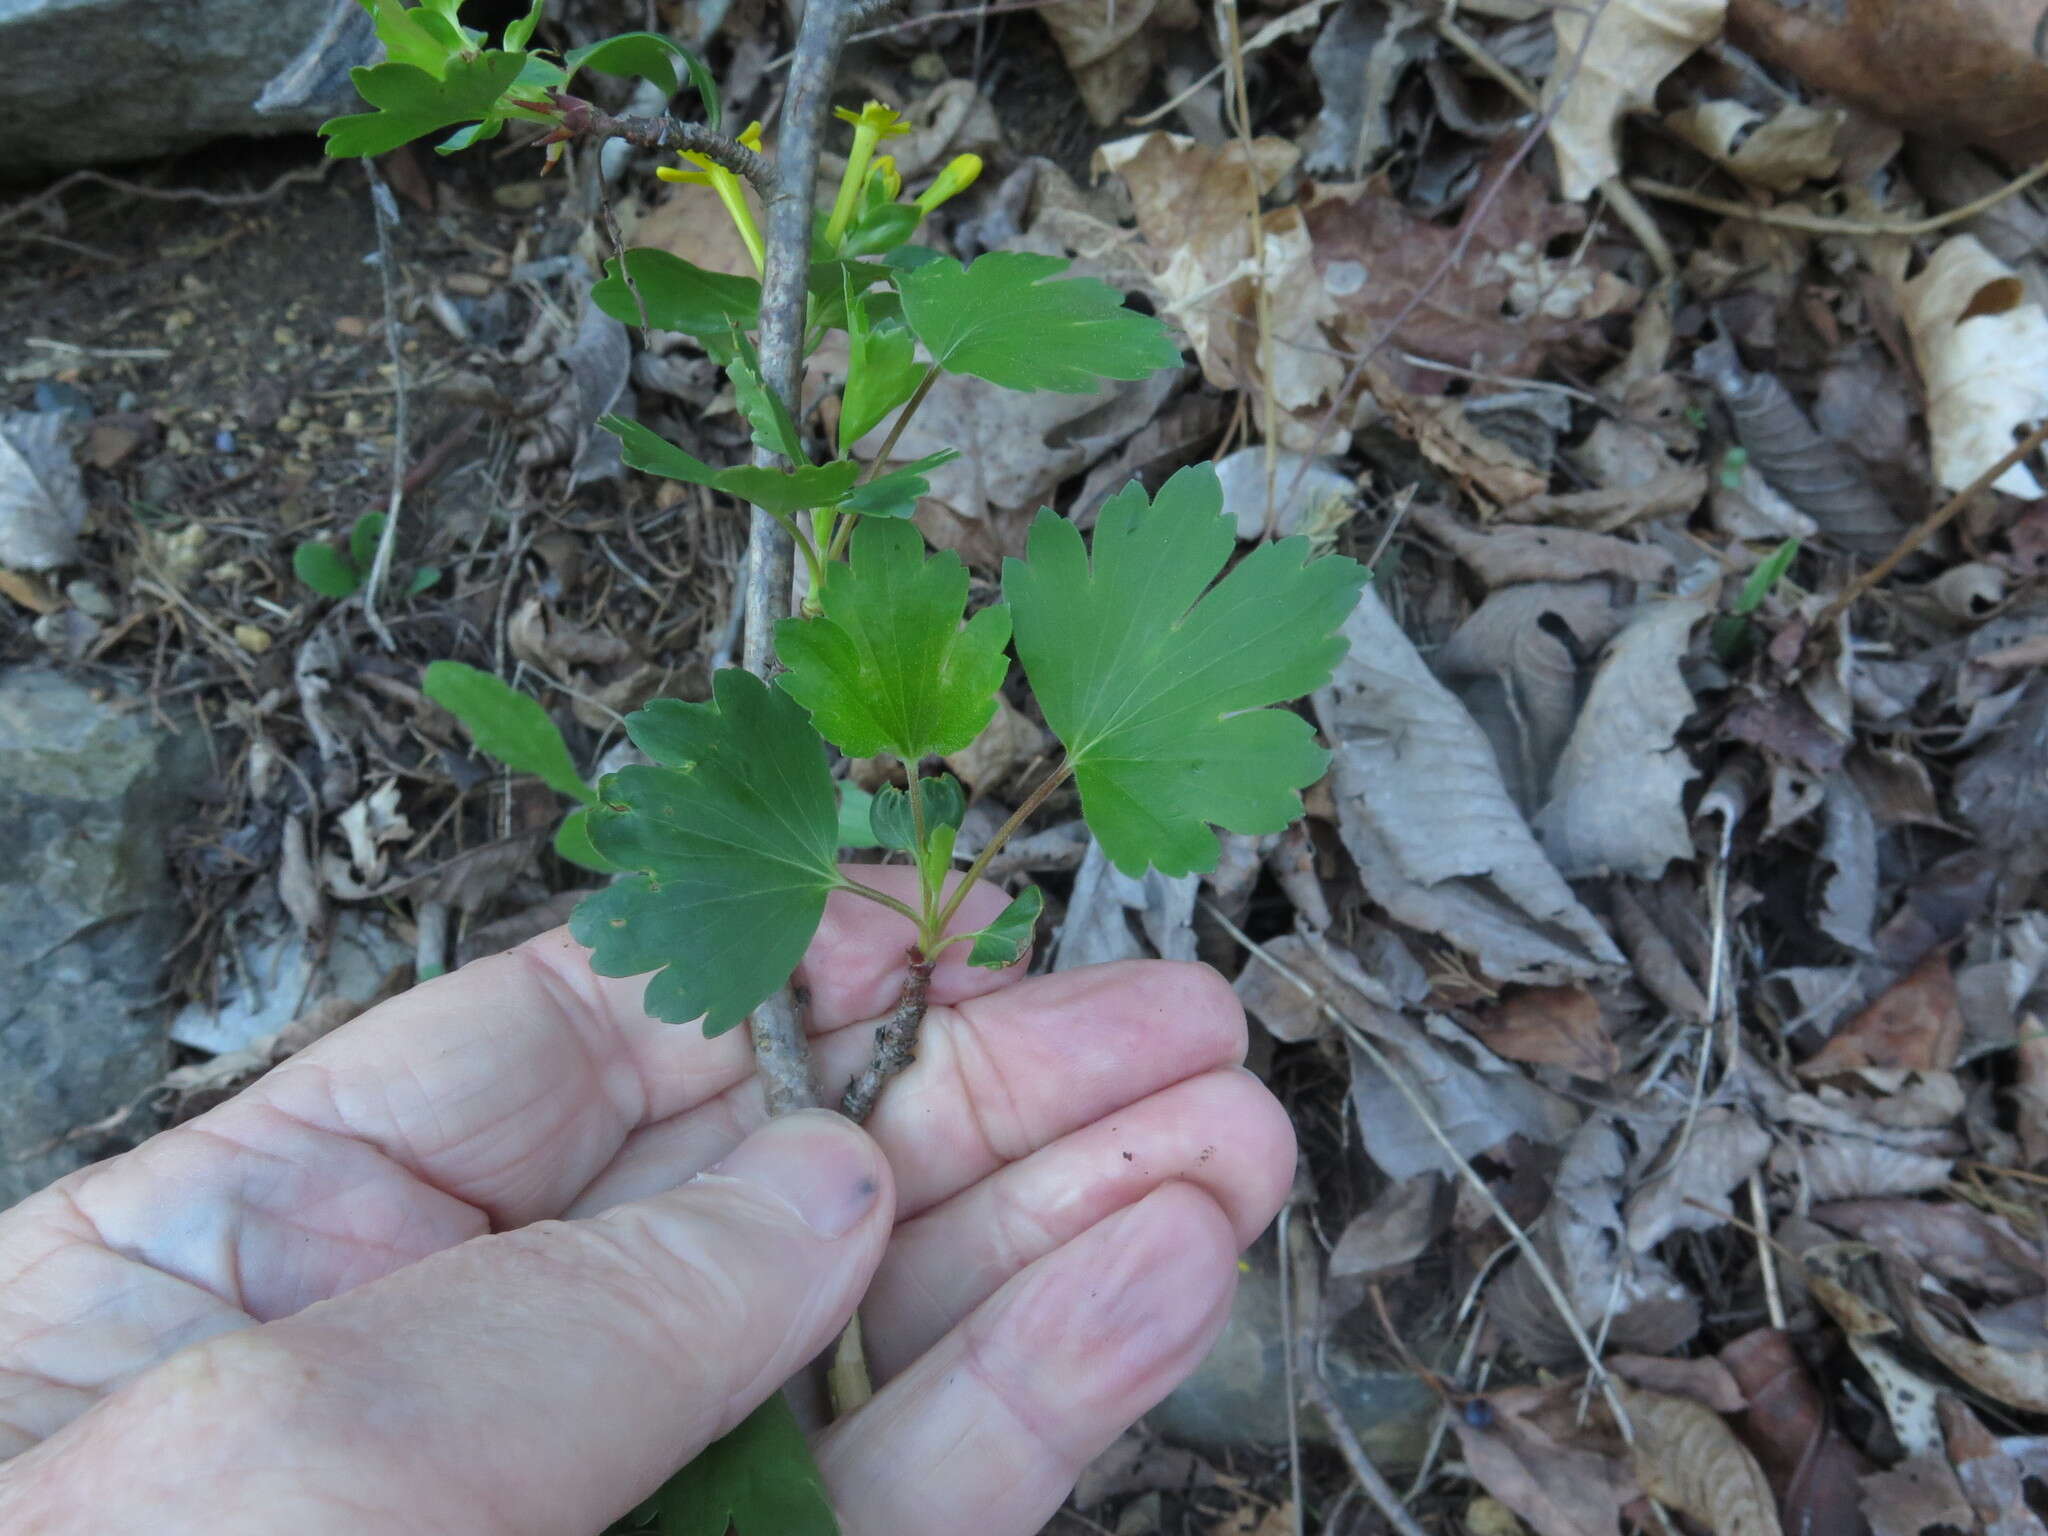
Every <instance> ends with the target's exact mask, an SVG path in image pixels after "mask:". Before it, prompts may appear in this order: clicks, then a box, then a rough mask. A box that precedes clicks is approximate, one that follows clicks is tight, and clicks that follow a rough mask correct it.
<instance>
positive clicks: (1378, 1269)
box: [1329, 1173, 1451, 1280]
mask: <svg viewBox="0 0 2048 1536" xmlns="http://www.w3.org/2000/svg"><path fill="white" fill-rule="evenodd" d="M1449 1193H1450V1186H1449V1185H1448V1184H1447V1183H1446V1182H1445V1181H1444V1178H1443V1176H1442V1175H1441V1174H1436V1173H1418V1174H1417V1175H1415V1177H1414V1178H1412V1179H1402V1180H1401V1181H1399V1182H1398V1183H1395V1184H1390V1185H1388V1186H1387V1187H1386V1188H1385V1189H1384V1190H1382V1191H1380V1194H1379V1198H1378V1199H1376V1200H1374V1201H1373V1203H1372V1204H1371V1205H1369V1206H1367V1207H1366V1208H1365V1209H1364V1210H1362V1211H1360V1212H1359V1213H1358V1214H1357V1215H1356V1216H1354V1217H1352V1218H1351V1220H1350V1221H1348V1222H1347V1223H1345V1226H1344V1231H1343V1235H1342V1236H1340V1237H1339V1238H1338V1239H1337V1246H1336V1247H1335V1248H1333V1249H1331V1250H1330V1270H1329V1272H1330V1278H1331V1279H1332V1280H1372V1279H1377V1278H1379V1277H1381V1276H1385V1275H1390V1274H1392V1273H1394V1272H1395V1271H1396V1270H1399V1269H1401V1268H1403V1267H1405V1266H1406V1265H1408V1264H1411V1263H1413V1262H1414V1261H1415V1260H1416V1259H1417V1258H1418V1257H1420V1256H1421V1254H1422V1252H1423V1251H1424V1250H1425V1249H1426V1248H1428V1247H1429V1245H1430V1244H1431V1243H1433V1242H1435V1241H1436V1239H1437V1237H1438V1236H1439V1235H1440V1234H1441V1233H1442V1232H1443V1230H1444V1227H1445V1226H1446V1224H1447V1223H1448V1222H1449V1221H1450V1216H1451V1202H1450V1201H1449V1200H1448V1199H1447V1198H1445V1197H1446V1196H1447V1195H1448V1194H1449Z"/></svg>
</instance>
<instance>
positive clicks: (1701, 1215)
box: [1626, 1104, 1771, 1253]
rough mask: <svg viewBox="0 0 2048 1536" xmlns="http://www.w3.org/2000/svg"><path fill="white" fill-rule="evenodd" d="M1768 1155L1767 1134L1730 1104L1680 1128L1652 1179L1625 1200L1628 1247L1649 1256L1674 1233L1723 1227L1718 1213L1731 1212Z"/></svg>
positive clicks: (1754, 1118) (1701, 1114) (1663, 1154)
mask: <svg viewBox="0 0 2048 1536" xmlns="http://www.w3.org/2000/svg"><path fill="white" fill-rule="evenodd" d="M1770 1152H1771V1135H1770V1132H1768V1131H1766V1130H1765V1129H1764V1128H1763V1126H1761V1125H1759V1124H1758V1123H1757V1120H1756V1117H1755V1116H1754V1115H1751V1114H1750V1113H1749V1112H1748V1111H1747V1110H1743V1109H1737V1108H1735V1107H1734V1106H1732V1105H1725V1104H1723V1105H1716V1106H1714V1107H1713V1108H1711V1109H1707V1110H1703V1111H1702V1112H1701V1113H1700V1114H1699V1115H1698V1116H1697V1117H1696V1118H1695V1119H1693V1121H1692V1122H1691V1124H1690V1126H1687V1125H1684V1124H1681V1125H1679V1126H1678V1128H1677V1129H1675V1130H1674V1131H1672V1133H1671V1135H1670V1137H1669V1139H1668V1140H1667V1141H1666V1143H1665V1145H1664V1148H1663V1151H1662V1153H1661V1154H1660V1156H1659V1160H1658V1163H1657V1164H1656V1166H1655V1169H1654V1170H1653V1172H1652V1173H1651V1175H1650V1177H1649V1178H1648V1179H1646V1180H1645V1181H1644V1182H1643V1183H1642V1185H1641V1186H1640V1187H1638V1188H1637V1189H1636V1191H1635V1192H1634V1193H1633V1194H1631V1195H1630V1196H1629V1198H1628V1205H1627V1208H1626V1215H1627V1217H1628V1241H1629V1246H1630V1247H1631V1248H1633V1249H1635V1250H1636V1252H1638V1253H1647V1252H1649V1251H1650V1249H1652V1248H1654V1247H1656V1246H1657V1244H1659V1243H1661V1242H1663V1241H1664V1239H1665V1238H1667V1237H1669V1236H1670V1235H1671V1234H1672V1233H1673V1232H1687V1231H1698V1230H1702V1229H1706V1228H1712V1227H1718V1226H1720V1225H1722V1222H1723V1218H1722V1217H1721V1216H1720V1215H1718V1214H1716V1213H1717V1212H1721V1211H1725V1210H1727V1209H1728V1208H1729V1206H1730V1205H1731V1204H1732V1203H1733V1196H1734V1192H1735V1190H1736V1189H1737V1188H1738V1187H1739V1186H1740V1185H1741V1184H1742V1183H1743V1181H1744V1180H1746V1179H1747V1178H1748V1177H1749V1176H1750V1174H1752V1173H1754V1172H1755V1171H1756V1170H1757V1169H1758V1168H1760V1167H1762V1166H1763V1161H1764V1159H1765V1158H1766V1157H1768V1156H1770ZM1702 1207H1705V1209H1702Z"/></svg>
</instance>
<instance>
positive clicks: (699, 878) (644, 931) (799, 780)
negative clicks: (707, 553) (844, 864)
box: [570, 667, 842, 1035]
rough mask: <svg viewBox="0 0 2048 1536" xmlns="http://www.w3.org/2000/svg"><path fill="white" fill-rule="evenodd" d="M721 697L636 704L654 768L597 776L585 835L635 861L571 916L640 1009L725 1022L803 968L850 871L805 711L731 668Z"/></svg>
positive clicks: (721, 681) (719, 682)
mask: <svg viewBox="0 0 2048 1536" xmlns="http://www.w3.org/2000/svg"><path fill="white" fill-rule="evenodd" d="M712 693H713V698H714V701H715V702H713V703H710V704H684V703H681V702H679V701H678V700H675V699H658V700H656V701H655V702H654V703H652V704H650V705H648V706H647V707H646V708H645V709H642V710H640V711H638V712H637V713H635V714H633V715H632V716H630V717H629V718H628V719H627V721H626V729H627V731H628V733H629V734H630V735H631V736H632V738H633V741H634V744H635V745H637V746H638V747H639V748H640V750H641V751H643V752H645V753H646V754H647V755H648V756H649V757H651V758H653V759H654V760H655V762H656V763H657V764H659V765H660V766H658V767H634V768H624V769H621V770H620V771H619V772H617V773H614V774H610V775H607V776H606V778H605V780H604V782H603V783H602V784H600V785H599V786H598V799H599V804H598V806H597V808H596V809H594V810H593V811H592V812H591V814H590V840H591V842H592V844H593V845H595V847H596V848H597V851H598V852H599V853H600V854H602V855H603V856H604V857H605V858H607V859H609V860H610V861H611V862H612V863H613V864H614V865H616V866H618V867H619V868H620V869H625V870H633V871H637V872H638V873H637V874H636V875H633V876H629V877H627V878H625V879H622V880H620V881H619V882H618V883H616V884H614V885H612V886H610V887H608V888H607V889H605V890H603V891H600V892H598V893H597V894H596V895H594V896H592V897H590V898H588V899H587V900H585V901H584V903H583V904H582V905H581V906H580V907H578V908H577V909H576V914H575V916H574V917H573V918H572V919H571V920H570V931H571V932H572V933H574V934H575V935H576V938H577V940H578V941H579V942H580V943H583V944H587V945H589V946H590V948H591V949H592V950H593V951H594V953H593V954H592V956H591V969H593V970H594V971H596V972H597V974H598V975H600V976H638V975H640V974H642V973H644V972H648V971H653V972H655V973H656V974H655V975H653V976H652V977H650V978H649V980H648V983H647V1000H646V1007H647V1011H648V1012H649V1013H650V1014H652V1015H653V1016H654V1017H655V1018H657V1019H666V1020H667V1021H668V1022H669V1023H671V1024H681V1023H685V1022H687V1021H688V1020H690V1019H694V1018H696V1017H698V1016H699V1015H700V1014H701V1015H702V1016H703V1019H704V1033H705V1034H706V1035H717V1034H723V1033H724V1032H725V1031H726V1030H728V1029H731V1028H732V1027H733V1026H734V1025H736V1024H738V1023H740V1022H741V1021H742V1020H744V1019H745V1018H746V1016H747V1014H748V1013H749V1012H750V1011H751V1010H752V1009H753V1008H754V1006H755V1005H756V1004H757V1003H759V1002H760V1001H761V1000H762V999H763V998H764V997H766V996H768V994H769V993H771V992H773V991H774V990H775V989H776V988H777V987H779V986H781V985H782V984H783V982H785V981H787V980H788V979H789V975H790V973H791V972H792V971H794V970H795V969H796V965H797V962H798V961H799V960H801V959H802V958H803V954H804V950H805V949H806V948H807V947H808V946H809V945H810V942H811V935H812V934H814V933H816V932H817V929H818V921H819V919H820V918H822V917H823V916H824V913H825V897H826V895H827V893H829V892H830V891H832V890H834V889H835V888H836V887H838V886H839V885H840V884H841V883H842V881H841V878H840V874H839V868H838V864H837V863H836V859H837V855H838V851H839V810H838V806H837V804H836V802H835V800H834V797H833V793H832V778H831V775H830V774H829V773H827V772H826V769H825V751H824V743H823V742H821V741H820V740H819V739H818V733H817V731H815V730H814V729H813V728H812V726H811V723H810V721H808V720H807V719H805V718H804V712H803V710H802V709H801V708H800V707H799V706H798V705H797V704H796V703H795V702H794V701H793V700H791V699H789V698H787V697H786V696H785V695H783V694H781V693H779V692H777V691H775V690H774V689H771V688H769V687H768V685H767V684H766V683H763V682H762V681H761V680H760V679H759V678H756V677H754V676H753V675H752V674H750V673H747V672H742V671H740V670H739V669H737V668H733V667H728V668H726V669H725V670H723V671H721V672H720V673H719V674H718V675H717V676H716V677H715V678H714V679H713V680H712Z"/></svg>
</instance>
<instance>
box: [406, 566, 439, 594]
mask: <svg viewBox="0 0 2048 1536" xmlns="http://www.w3.org/2000/svg"><path fill="white" fill-rule="evenodd" d="M440 579H441V567H439V566H438V565H423V566H421V567H420V568H419V569H418V570H416V571H414V572H413V573H412V580H411V581H408V582H407V583H406V584H405V595H406V596H407V597H418V596H419V595H420V594H421V593H422V592H424V591H426V590H427V588H429V587H431V586H432V585H433V584H434V583H435V582H437V581H439V580H440Z"/></svg>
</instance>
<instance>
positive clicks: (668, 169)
mask: <svg viewBox="0 0 2048 1536" xmlns="http://www.w3.org/2000/svg"><path fill="white" fill-rule="evenodd" d="M740 143H741V144H742V145H743V146H744V147H745V148H747V149H751V150H752V151H753V152H754V153H755V154H757V155H758V154H759V153H761V125H760V124H759V123H749V124H748V125H747V131H746V132H745V133H743V134H741V135H740ZM681 156H682V160H683V162H684V164H686V165H691V166H695V167H697V169H695V170H688V171H684V170H678V169H676V168H675V167H674V166H670V165H664V166H660V167H657V168H656V170H655V172H654V174H655V175H657V176H659V177H660V178H661V179H662V180H663V181H678V182H686V183H689V184H691V185H694V186H700V187H709V188H711V190H712V191H714V192H716V193H717V194H718V200H719V201H720V202H721V203H723V204H725V211H726V213H727V214H728V215H729V216H730V217H731V219H732V222H733V227H734V228H735V229H737V230H738V231H739V232H740V239H741V241H742V242H744V243H745V245H746V247H747V255H749V256H750V257H752V258H753V262H754V270H755V271H756V272H757V273H758V272H761V271H763V270H765V268H766V264H767V259H768V248H767V246H766V245H765V244H764V243H763V242H762V239H761V231H760V229H759V228H758V227H757V226H756V225H755V223H754V210H753V209H751V208H749V207H748V206H747V191H746V187H745V185H744V184H743V183H742V182H741V181H740V178H739V177H738V176H736V175H735V174H734V173H733V172H731V171H728V170H727V169H726V168H725V167H724V166H722V165H720V164H718V163H717V162H716V161H714V160H713V159H712V158H711V157H710V156H709V155H703V154H699V153H698V152H697V151H695V150H687V149H686V150H683V151H681Z"/></svg>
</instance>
